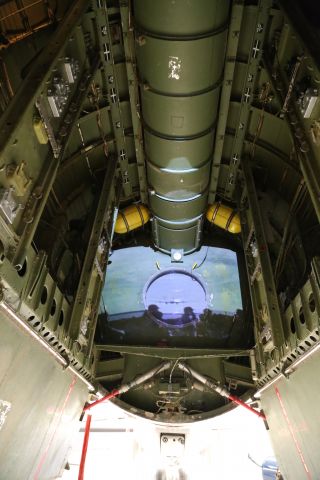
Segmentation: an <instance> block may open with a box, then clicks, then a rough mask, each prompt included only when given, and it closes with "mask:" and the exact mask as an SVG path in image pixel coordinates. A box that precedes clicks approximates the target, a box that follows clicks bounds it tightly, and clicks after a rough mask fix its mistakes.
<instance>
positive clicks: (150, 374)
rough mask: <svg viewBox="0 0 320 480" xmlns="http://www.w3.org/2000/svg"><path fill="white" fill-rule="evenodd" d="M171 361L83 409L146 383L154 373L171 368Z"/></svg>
mask: <svg viewBox="0 0 320 480" xmlns="http://www.w3.org/2000/svg"><path fill="white" fill-rule="evenodd" d="M170 366H171V362H170V361H167V362H163V363H161V364H160V365H158V366H156V367H154V368H152V369H151V370H149V371H148V372H146V373H143V374H142V375H140V376H139V377H137V378H136V379H135V380H132V381H131V382H128V383H124V384H123V385H121V386H120V387H119V388H118V389H116V390H113V391H112V392H111V393H108V394H107V395H105V396H104V397H102V398H100V399H99V400H96V401H95V402H93V403H90V404H89V405H87V406H86V407H85V408H84V409H83V410H84V411H85V412H86V411H87V410H90V409H91V408H93V407H95V406H96V405H99V403H102V402H105V401H107V400H110V399H111V398H114V397H116V396H117V395H121V394H122V393H126V392H128V390H131V388H134V387H137V386H138V385H141V384H142V383H145V382H146V381H147V380H149V379H150V378H152V377H153V376H154V375H156V374H157V373H160V372H163V370H166V369H168V368H170Z"/></svg>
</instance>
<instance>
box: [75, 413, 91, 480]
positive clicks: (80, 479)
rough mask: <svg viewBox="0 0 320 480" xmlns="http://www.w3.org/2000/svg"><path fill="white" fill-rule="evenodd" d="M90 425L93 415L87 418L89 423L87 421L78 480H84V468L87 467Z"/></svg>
mask: <svg viewBox="0 0 320 480" xmlns="http://www.w3.org/2000/svg"><path fill="white" fill-rule="evenodd" d="M90 425H91V415H88V416H87V421H86V428H85V432H84V439H83V445H82V452H81V460H80V467H79V475H78V480H83V479H84V467H85V463H86V458H87V450H88V443H89V435H90Z"/></svg>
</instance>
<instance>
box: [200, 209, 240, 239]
mask: <svg viewBox="0 0 320 480" xmlns="http://www.w3.org/2000/svg"><path fill="white" fill-rule="evenodd" d="M206 217H207V219H208V220H209V222H210V223H213V224H214V225H217V227H220V228H223V229H224V230H227V232H230V233H240V232H241V223H240V217H239V214H238V213H237V212H236V211H235V210H233V209H232V208H231V207H227V206H226V205H222V203H220V202H215V203H214V204H213V205H210V206H209V208H208V210H207V213H206Z"/></svg>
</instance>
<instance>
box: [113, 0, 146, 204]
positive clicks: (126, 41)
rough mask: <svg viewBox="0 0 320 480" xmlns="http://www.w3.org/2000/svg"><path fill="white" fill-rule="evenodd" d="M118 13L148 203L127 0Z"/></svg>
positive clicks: (141, 181)
mask: <svg viewBox="0 0 320 480" xmlns="http://www.w3.org/2000/svg"><path fill="white" fill-rule="evenodd" d="M120 13H121V23H122V38H123V45H124V52H125V57H126V68H127V77H128V87H129V97H130V106H131V115H132V126H133V134H134V145H135V150H136V158H137V166H138V177H139V186H140V196H141V201H142V203H145V204H147V203H148V192H147V176H146V164H145V158H144V150H143V134H142V126H141V120H140V118H141V114H140V99H139V86H138V78H137V73H136V61H135V57H134V51H135V40H134V34H133V27H132V26H131V25H130V22H131V12H130V6H129V1H128V0H125V1H121V2H120Z"/></svg>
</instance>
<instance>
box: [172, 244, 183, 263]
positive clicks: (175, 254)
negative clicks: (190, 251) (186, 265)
mask: <svg viewBox="0 0 320 480" xmlns="http://www.w3.org/2000/svg"><path fill="white" fill-rule="evenodd" d="M171 262H174V263H182V262H183V248H182V249H177V248H172V249H171Z"/></svg>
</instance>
